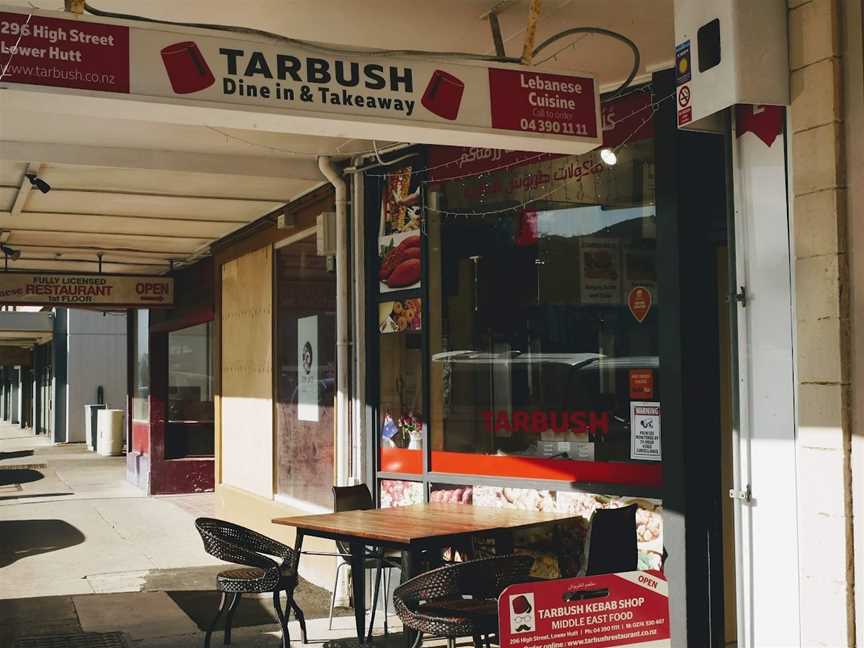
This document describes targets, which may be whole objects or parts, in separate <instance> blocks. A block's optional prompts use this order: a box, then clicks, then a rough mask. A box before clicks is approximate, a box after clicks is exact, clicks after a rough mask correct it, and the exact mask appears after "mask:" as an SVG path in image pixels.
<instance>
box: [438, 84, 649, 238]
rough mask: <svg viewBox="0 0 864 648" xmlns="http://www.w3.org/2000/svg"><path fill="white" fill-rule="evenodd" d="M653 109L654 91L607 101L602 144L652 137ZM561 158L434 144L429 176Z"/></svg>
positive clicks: (471, 173)
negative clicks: (652, 98) (652, 97)
mask: <svg viewBox="0 0 864 648" xmlns="http://www.w3.org/2000/svg"><path fill="white" fill-rule="evenodd" d="M652 108H653V106H652V103H651V93H650V92H648V91H634V92H632V93H630V94H627V95H624V96H623V97H621V98H619V99H615V100H614V101H609V102H607V103H604V104H603V105H602V106H601V114H602V118H603V146H607V147H610V148H614V147H616V146H621V145H622V144H625V143H627V144H631V143H634V142H639V141H642V140H645V139H649V138H651V137H653V136H654V122H653V119H652V117H653V114H654V111H653V109H652ZM559 157H561V156H560V155H558V154H554V153H534V152H531V151H507V150H502V149H490V148H469V147H460V146H431V147H429V163H428V164H429V175H430V178H431V180H432V181H433V182H444V181H447V180H458V179H460V178H472V177H476V176H478V175H480V174H481V173H492V172H494V171H507V170H509V169H513V168H515V167H519V166H522V165H528V164H537V163H539V162H543V161H545V160H552V159H555V158H559ZM568 179H569V176H568ZM520 244H521V243H520Z"/></svg>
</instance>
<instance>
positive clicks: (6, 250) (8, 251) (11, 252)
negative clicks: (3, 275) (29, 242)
mask: <svg viewBox="0 0 864 648" xmlns="http://www.w3.org/2000/svg"><path fill="white" fill-rule="evenodd" d="M0 252H3V254H4V255H5V256H6V259H7V260H8V259H12V260H13V261H17V260H18V259H20V258H21V250H16V249H14V248H11V247H9V246H8V245H5V244H2V243H0Z"/></svg>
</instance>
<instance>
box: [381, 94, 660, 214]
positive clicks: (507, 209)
mask: <svg viewBox="0 0 864 648" xmlns="http://www.w3.org/2000/svg"><path fill="white" fill-rule="evenodd" d="M635 92H650V90H645V89H639V90H636V91H635ZM631 94H632V93H631ZM674 96H675V93H674V92H672V93H669V94H667V95H665V96H663V97H661V98H659V99H656V100H652V101H651V102H650V103H648V104H646V105H644V106H641V107H640V108H638V109H636V110H634V111H633V112H631V113H629V114H628V115H626V116H624V117H621V118H620V119H619V120H618V121H619V123H620V122H626V121H628V120H631V119H633V118H634V117H636V116H638V115H640V114H641V113H644V112H645V111H648V110H649V109H650V112H649V113H648V114H647V115H646V116H645V117H644V118H643V119H642V120H640V121H639V123H638V124H637V125H636V126H635V127H634V128H633V129H632V130H631V131H630V132H629V133H628V134H627V136H626V137H625V138H624V139H623V140H622V141H621V142H620V143H619V144H617V145H616V146H615V147H614V149H613V151H618V150H619V149H621V148H622V147H624V146H626V145H627V144H628V143H629V142H630V141H631V140H632V139H633V137H634V136H636V134H637V133H639V132H640V131H642V129H643V128H644V127H645V126H646V125H648V124H649V123H650V122H651V120H652V119H653V118H654V115H655V114H656V113H657V112H658V110H659V109H660V106H661V105H662V104H663V103H664V102H666V101H668V100H669V99H671V98H673V97H674ZM544 158H547V159H548V158H549V154H548V153H539V154H537V155H529V156H527V157H519V158H517V159H515V160H511V161H508V162H506V163H504V164H501V165H498V166H493V167H487V168H484V169H483V170H482V171H476V172H470V173H464V174H460V175H457V176H452V175H448V176H447V177H446V178H442V179H440V180H439V179H436V178H435V177H429V178H424V179H422V180H420V181H419V190H420V192H421V194H423V193H424V192H425V191H426V188H427V186H428V185H429V184H437V183H439V182H447V183H448V184H449V183H451V182H455V181H460V180H461V181H462V184H461V189H462V190H463V192H464V190H465V189H466V187H467V186H468V183H469V182H471V183H472V184H477V183H476V181H477V180H482V179H484V178H487V177H491V176H493V175H494V174H496V173H498V172H501V171H507V170H509V169H511V168H513V167H516V166H523V165H527V164H529V163H530V162H533V161H539V160H541V159H544ZM456 164H459V159H456V160H451V161H448V162H446V163H442V164H436V165H432V166H428V167H424V168H421V169H410V171H409V170H405V169H403V170H401V171H399V170H397V171H392V172H386V173H368V172H367V173H366V174H365V175H366V176H367V177H372V178H378V179H379V182H380V184H381V185H384V184H386V183H387V181H389V179H390V178H391V177H395V176H407V175H409V174H410V175H411V176H415V175H431V174H432V172H433V171H436V170H438V169H442V168H446V167H452V166H454V165H456ZM586 175H590V176H591V178H592V179H593V182H594V185H595V186H594V190H595V194H596V193H597V188H598V187H597V184H598V183H599V181H600V179H599V174H598V173H591V174H586ZM586 175H579V176H578V177H572V178H568V179H564V180H558V181H555V182H554V186H553V187H551V188H546V187H547V185H548V184H550V183H549V182H545V183H542V184H536V185H531V186H530V187H529V188H528V189H525V192H524V197H523V198H522V199H520V200H519V201H516V202H514V201H510V202H509V204H507V205H504V206H500V207H494V208H488V209H487V208H483V207H482V205H483V204H484V203H486V201H487V199H488V194H487V189H488V185H487V183H484V182H480V183H479V186H477V187H475V189H476V190H479V193H480V195H479V199H478V200H477V201H476V205H477V206H476V207H474V208H465V209H458V210H456V209H440V208H438V207H436V206H434V205H430V204H429V202H430V201H428V200H423V201H422V204H423V205H424V207H423V209H424V211H425V212H427V213H435V214H438V215H440V216H445V217H461V218H464V219H468V218H479V217H484V216H497V215H501V214H508V213H509V214H512V213H514V212H519V211H525V210H527V209H528V208H529V207H531V206H532V205H533V204H535V203H540V202H543V201H544V200H547V199H551V198H552V197H553V196H556V195H560V194H561V192H563V191H565V190H566V189H567V188H568V187H570V186H572V185H577V186H578V187H579V189H580V193H579V195H578V196H577V199H580V198H583V197H584V193H585V192H584V191H583V188H584V185H585V182H584V181H585V178H586ZM529 176H530V174H529ZM529 184H530V183H529ZM541 189H543V191H542V192H541V193H536V192H538V191H539V190H541ZM500 202H501V201H500V200H499V201H498V204H500ZM424 220H425V219H424ZM423 224H425V223H423Z"/></svg>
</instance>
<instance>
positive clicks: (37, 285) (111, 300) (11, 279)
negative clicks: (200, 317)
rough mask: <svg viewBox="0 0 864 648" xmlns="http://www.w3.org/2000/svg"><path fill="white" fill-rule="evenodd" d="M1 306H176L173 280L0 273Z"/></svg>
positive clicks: (90, 275)
mask: <svg viewBox="0 0 864 648" xmlns="http://www.w3.org/2000/svg"><path fill="white" fill-rule="evenodd" d="M0 304H4V305H5V304H12V305H28V306H77V307H87V306H92V307H103V306H106V307H129V308H152V307H165V306H173V305H174V279H172V278H171V277H136V276H115V275H95V274H43V273H35V272H34V273H28V272H0Z"/></svg>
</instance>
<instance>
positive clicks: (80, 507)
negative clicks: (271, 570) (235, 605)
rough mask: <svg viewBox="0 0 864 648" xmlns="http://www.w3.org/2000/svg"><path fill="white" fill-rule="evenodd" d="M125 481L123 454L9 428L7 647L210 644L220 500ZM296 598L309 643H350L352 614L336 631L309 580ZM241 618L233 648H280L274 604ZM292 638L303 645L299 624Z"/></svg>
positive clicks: (2, 557) (0, 570)
mask: <svg viewBox="0 0 864 648" xmlns="http://www.w3.org/2000/svg"><path fill="white" fill-rule="evenodd" d="M125 475H126V468H125V458H123V457H99V456H97V455H95V454H94V453H92V452H88V451H87V449H86V447H85V446H83V445H82V444H70V445H59V446H52V445H50V444H49V443H48V441H47V440H46V439H45V438H44V437H37V436H34V435H32V434H30V432H29V431H26V430H21V429H20V428H18V427H17V426H11V425H9V424H5V423H0V648H7V647H11V646H13V645H16V641H20V640H21V638H22V637H31V636H43V637H46V638H47V636H54V635H67V634H68V635H79V634H82V633H108V632H122V633H125V638H126V640H128V642H129V643H128V645H131V646H136V647H139V646H140V647H142V648H151V647H152V648H173V647H175V646H177V647H181V646H182V647H183V648H188V647H190V646H200V645H203V640H202V639H203V632H202V631H201V630H200V627H201V626H202V625H204V626H206V625H207V621H208V620H209V619H210V618H212V615H213V613H214V612H215V609H216V601H217V600H218V599H217V598H216V595H215V593H214V589H215V580H216V573H217V572H218V571H219V570H220V569H224V568H225V564H224V563H220V562H219V561H216V560H215V559H213V558H211V557H210V556H208V555H207V554H206V553H205V552H204V549H203V547H202V544H201V539H200V537H199V536H198V533H197V531H196V530H195V527H194V520H195V518H196V517H198V516H202V515H203V516H208V515H213V514H214V513H215V496H214V495H213V494H197V495H184V496H170V497H147V496H145V495H144V493H142V492H141V491H140V490H138V489H137V488H136V487H134V486H133V485H131V484H130V483H128V482H127V481H126V479H125ZM297 598H298V601H300V604H301V606H302V607H303V608H304V610H307V608H308V611H307V619H309V634H310V639H317V640H318V641H319V642H320V641H323V640H327V639H335V638H337V637H346V636H350V635H351V628H352V627H353V617H351V616H346V615H348V614H349V613H350V611H349V610H341V609H340V610H339V616H338V617H337V619H336V620H335V622H334V631H328V630H327V619H326V618H322V617H324V616H326V609H327V604H328V603H329V601H328V597H327V592H326V591H325V590H321V589H320V588H315V587H314V586H311V585H309V584H305V583H304V584H303V585H301V588H300V589H299V590H298V596H297ZM379 616H380V615H379ZM237 619H238V621H239V627H238V626H237V625H236V624H235V630H234V632H233V642H232V643H233V644H234V645H237V646H239V647H241V648H242V647H245V646H249V647H250V648H253V647H259V646H277V645H279V644H280V639H279V632H278V630H279V627H278V625H276V624H275V617H274V615H273V613H272V601H271V599H270V598H269V597H267V598H258V599H256V598H254V597H253V598H252V599H251V600H249V601H247V600H246V599H244V601H243V603H241V607H240V609H239V610H238V617H237ZM244 619H245V621H244ZM397 623H398V621H397V620H396V619H391V625H397ZM290 632H291V636H292V639H294V640H295V641H297V642H298V643H299V639H300V633H299V627H298V626H297V623H296V622H294V621H292V622H291V623H290ZM213 643H214V645H218V644H221V643H222V636H221V632H220V633H216V634H215V635H214V639H213ZM22 645H27V646H29V645H31V644H22ZM32 645H34V646H37V645H39V644H37V643H33V644H32ZM43 645H51V646H55V645H58V646H59V645H64V644H57V643H51V644H47V643H46V644H43ZM70 645H71V644H70ZM74 645H76V646H77V645H79V644H74ZM82 645H86V644H82ZM99 645H102V644H99Z"/></svg>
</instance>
